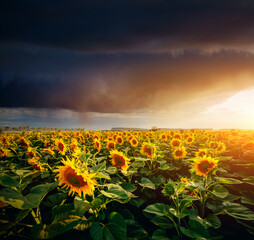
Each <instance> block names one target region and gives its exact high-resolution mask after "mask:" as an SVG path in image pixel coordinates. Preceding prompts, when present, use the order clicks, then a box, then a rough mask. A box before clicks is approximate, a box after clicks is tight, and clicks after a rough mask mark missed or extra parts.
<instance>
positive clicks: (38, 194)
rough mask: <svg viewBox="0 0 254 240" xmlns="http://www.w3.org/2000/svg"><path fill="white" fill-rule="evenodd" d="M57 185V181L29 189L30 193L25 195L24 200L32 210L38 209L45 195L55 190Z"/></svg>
mask: <svg viewBox="0 0 254 240" xmlns="http://www.w3.org/2000/svg"><path fill="white" fill-rule="evenodd" d="M57 185H58V181H56V182H53V183H46V184H40V185H38V186H35V187H33V188H32V189H31V191H30V193H29V194H27V195H26V198H27V200H28V201H29V202H30V203H31V204H32V205H33V207H34V208H35V207H39V205H40V203H41V201H42V199H43V198H44V197H45V196H46V194H47V193H48V192H50V191H51V190H53V189H54V188H56V187H57Z"/></svg>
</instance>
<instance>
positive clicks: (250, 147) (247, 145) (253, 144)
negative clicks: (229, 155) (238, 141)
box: [242, 141, 254, 151]
mask: <svg viewBox="0 0 254 240" xmlns="http://www.w3.org/2000/svg"><path fill="white" fill-rule="evenodd" d="M242 148H243V149H244V150H246V151H251V150H254V141H250V142H247V143H245V144H243V145H242Z"/></svg>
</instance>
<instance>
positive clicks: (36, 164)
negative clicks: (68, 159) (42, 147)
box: [27, 157, 46, 172]
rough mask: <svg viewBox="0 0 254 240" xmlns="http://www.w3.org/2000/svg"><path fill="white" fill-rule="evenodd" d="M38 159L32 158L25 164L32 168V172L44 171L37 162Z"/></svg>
mask: <svg viewBox="0 0 254 240" xmlns="http://www.w3.org/2000/svg"><path fill="white" fill-rule="evenodd" d="M38 159H39V158H37V157H34V158H30V159H29V160H28V161H27V162H28V163H29V164H30V165H31V166H32V167H33V169H34V170H38V171H41V172H43V171H45V170H46V169H45V168H44V167H43V165H42V164H41V163H40V162H39V161H38Z"/></svg>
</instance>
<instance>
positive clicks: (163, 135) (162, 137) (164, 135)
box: [160, 133, 167, 141]
mask: <svg viewBox="0 0 254 240" xmlns="http://www.w3.org/2000/svg"><path fill="white" fill-rule="evenodd" d="M160 139H162V140H164V141H165V140H166V139H167V135H166V133H162V134H161V135H160Z"/></svg>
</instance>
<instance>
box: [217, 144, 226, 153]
mask: <svg viewBox="0 0 254 240" xmlns="http://www.w3.org/2000/svg"><path fill="white" fill-rule="evenodd" d="M216 150H217V152H224V151H225V150H226V146H225V144H224V143H223V142H218V147H217V149H216Z"/></svg>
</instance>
